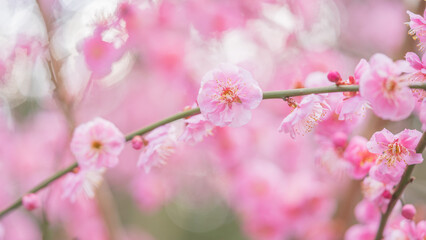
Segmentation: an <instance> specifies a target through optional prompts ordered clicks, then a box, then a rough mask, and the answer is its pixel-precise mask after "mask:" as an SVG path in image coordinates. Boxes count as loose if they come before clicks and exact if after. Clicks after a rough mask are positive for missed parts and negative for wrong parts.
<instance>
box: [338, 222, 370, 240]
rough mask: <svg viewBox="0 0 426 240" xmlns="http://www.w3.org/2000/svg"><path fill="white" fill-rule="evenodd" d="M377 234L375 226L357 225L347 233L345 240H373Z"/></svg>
mask: <svg viewBox="0 0 426 240" xmlns="http://www.w3.org/2000/svg"><path fill="white" fill-rule="evenodd" d="M376 232H377V229H376V227H375V226H374V225H363V224H357V225H354V226H352V227H350V228H349V229H348V230H347V231H346V233H345V240H361V239H362V240H373V239H374V237H375V236H376Z"/></svg>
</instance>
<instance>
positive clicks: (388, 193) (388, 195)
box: [382, 190, 392, 199]
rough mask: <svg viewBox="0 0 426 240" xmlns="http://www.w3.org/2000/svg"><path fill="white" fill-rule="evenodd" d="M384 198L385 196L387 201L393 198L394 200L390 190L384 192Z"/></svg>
mask: <svg viewBox="0 0 426 240" xmlns="http://www.w3.org/2000/svg"><path fill="white" fill-rule="evenodd" d="M382 196H383V197H384V198H386V199H391V198H392V194H391V193H390V192H389V191H388V190H385V191H384V192H383V194H382Z"/></svg>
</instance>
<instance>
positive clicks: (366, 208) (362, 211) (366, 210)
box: [355, 199, 380, 224]
mask: <svg viewBox="0 0 426 240" xmlns="http://www.w3.org/2000/svg"><path fill="white" fill-rule="evenodd" d="M355 216H356V219H357V220H358V221H359V222H361V223H366V224H368V223H371V224H374V223H377V222H379V221H380V211H379V208H378V207H377V206H376V204H374V202H371V201H369V200H367V199H363V200H362V201H361V202H359V203H358V204H357V205H356V207H355Z"/></svg>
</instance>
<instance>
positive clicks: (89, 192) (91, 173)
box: [62, 167, 105, 202]
mask: <svg viewBox="0 0 426 240" xmlns="http://www.w3.org/2000/svg"><path fill="white" fill-rule="evenodd" d="M104 172H105V168H79V167H77V168H76V169H75V171H74V172H72V173H68V174H67V175H66V177H65V179H64V180H63V194H62V197H63V198H68V199H69V200H70V201H71V202H75V201H76V200H78V199H85V198H93V197H94V196H95V190H96V188H97V187H99V185H100V184H101V183H102V180H103V177H102V175H103V173H104Z"/></svg>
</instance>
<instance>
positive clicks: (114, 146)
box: [71, 118, 125, 167]
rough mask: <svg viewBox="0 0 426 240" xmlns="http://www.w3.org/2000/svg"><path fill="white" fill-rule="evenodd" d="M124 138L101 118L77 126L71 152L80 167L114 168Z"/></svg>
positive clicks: (116, 129) (113, 126) (109, 123)
mask: <svg viewBox="0 0 426 240" xmlns="http://www.w3.org/2000/svg"><path fill="white" fill-rule="evenodd" d="M124 142H125V139H124V136H123V134H122V133H121V132H120V130H118V128H117V127H116V126H115V125H114V124H112V123H111V122H109V121H107V120H104V119H102V118H95V120H93V121H90V122H88V123H85V124H82V125H80V126H78V127H77V128H76V129H75V131H74V135H73V138H72V140H71V151H72V153H73V154H74V156H75V157H76V158H77V162H78V164H79V165H81V166H95V167H114V166H115V165H117V163H118V155H119V154H120V153H121V151H122V150H123V148H124Z"/></svg>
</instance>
